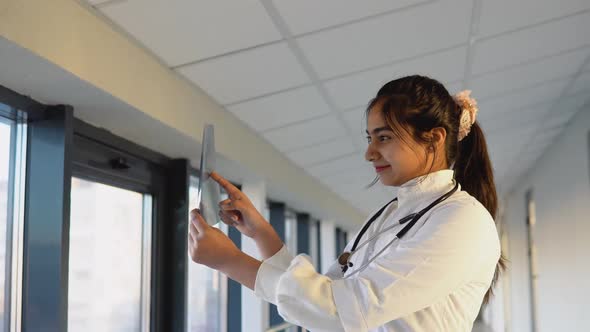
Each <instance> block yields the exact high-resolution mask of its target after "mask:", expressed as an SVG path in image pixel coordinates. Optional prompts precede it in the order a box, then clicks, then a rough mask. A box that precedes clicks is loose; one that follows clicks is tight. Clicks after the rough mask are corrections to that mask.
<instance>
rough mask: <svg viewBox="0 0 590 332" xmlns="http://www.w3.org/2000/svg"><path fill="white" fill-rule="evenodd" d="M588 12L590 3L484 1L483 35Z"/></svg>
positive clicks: (567, 0) (571, 0) (578, 0)
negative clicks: (582, 11) (586, 10)
mask: <svg viewBox="0 0 590 332" xmlns="http://www.w3.org/2000/svg"><path fill="white" fill-rule="evenodd" d="M588 8H590V2H589V1H588V0H559V1H555V0H518V1H513V0H483V1H482V5H481V16H480V23H479V34H480V35H482V36H488V35H493V34H497V33H500V32H505V31H509V30H513V29H517V28H521V27H524V26H529V25H532V24H536V23H540V22H543V21H546V20H550V19H555V18H558V17H562V16H565V15H570V14H574V13H577V12H579V11H581V10H584V9H588Z"/></svg>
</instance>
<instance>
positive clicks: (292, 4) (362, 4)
mask: <svg viewBox="0 0 590 332" xmlns="http://www.w3.org/2000/svg"><path fill="white" fill-rule="evenodd" d="M273 2H274V4H275V6H276V7H277V10H278V11H279V14H280V15H281V17H282V18H283V19H284V20H285V22H286V23H287V26H288V27H289V29H290V30H291V33H292V34H294V35H298V34H302V33H306V32H310V31H315V30H319V29H322V28H325V27H330V26H334V25H338V24H342V23H346V22H350V21H354V20H357V19H361V18H364V17H368V16H372V15H376V14H379V13H383V12H386V11H391V10H395V9H400V8H403V7H407V6H410V5H416V4H420V3H426V2H429V1H427V0H421V1H419V0H398V1H391V0H373V1H358V0H322V1H316V0H297V1H291V0H273Z"/></svg>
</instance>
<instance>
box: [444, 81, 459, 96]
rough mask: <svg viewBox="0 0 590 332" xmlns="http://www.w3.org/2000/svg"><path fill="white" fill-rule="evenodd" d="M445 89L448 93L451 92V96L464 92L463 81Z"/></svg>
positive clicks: (446, 85) (448, 85)
mask: <svg viewBox="0 0 590 332" xmlns="http://www.w3.org/2000/svg"><path fill="white" fill-rule="evenodd" d="M445 87H446V88H447V91H449V93H450V94H451V95H455V94H457V93H458V92H460V91H461V90H463V81H457V82H455V83H449V84H445Z"/></svg>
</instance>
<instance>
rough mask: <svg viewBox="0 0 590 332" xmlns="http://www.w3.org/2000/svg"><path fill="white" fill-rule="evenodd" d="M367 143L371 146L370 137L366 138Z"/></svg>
mask: <svg viewBox="0 0 590 332" xmlns="http://www.w3.org/2000/svg"><path fill="white" fill-rule="evenodd" d="M366 138H367V143H369V144H371V136H367V137H366Z"/></svg>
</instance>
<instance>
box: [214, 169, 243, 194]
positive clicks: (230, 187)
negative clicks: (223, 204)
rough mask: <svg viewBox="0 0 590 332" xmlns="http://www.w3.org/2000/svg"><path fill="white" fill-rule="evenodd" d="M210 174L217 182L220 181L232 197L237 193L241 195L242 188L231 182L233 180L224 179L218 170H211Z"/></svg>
mask: <svg viewBox="0 0 590 332" xmlns="http://www.w3.org/2000/svg"><path fill="white" fill-rule="evenodd" d="M210 176H211V178H212V179H213V180H215V182H217V183H219V185H220V186H222V187H223V189H225V191H226V192H227V194H228V195H229V196H230V197H232V196H237V195H240V194H241V193H242V192H241V191H240V189H238V188H237V187H236V186H234V185H233V184H231V182H229V181H227V180H226V179H224V178H223V177H222V176H221V175H219V174H218V173H217V172H211V174H210Z"/></svg>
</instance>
